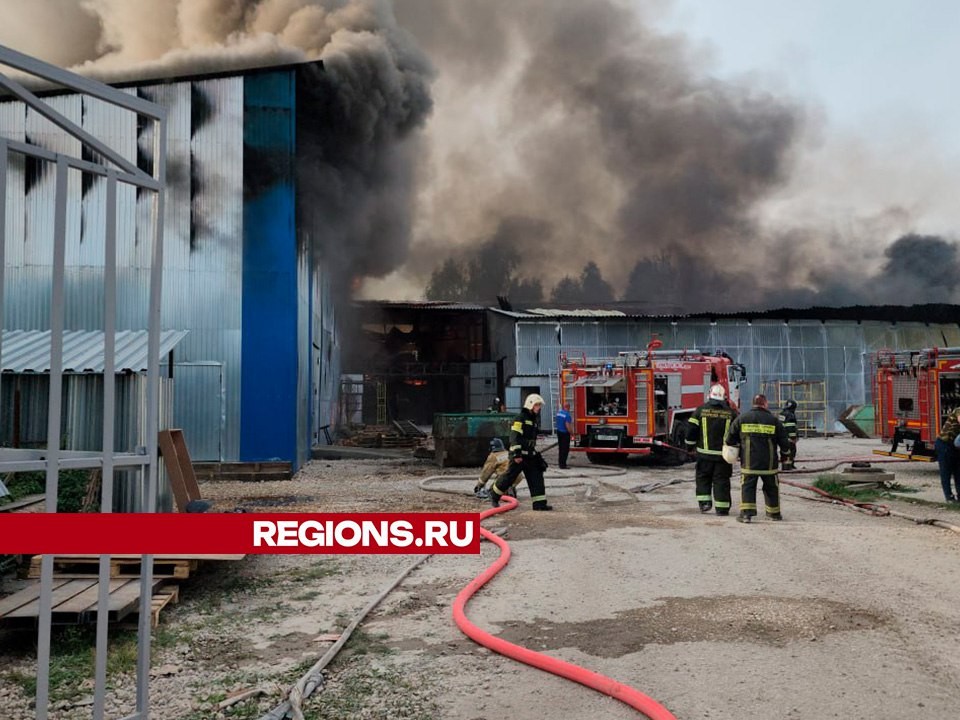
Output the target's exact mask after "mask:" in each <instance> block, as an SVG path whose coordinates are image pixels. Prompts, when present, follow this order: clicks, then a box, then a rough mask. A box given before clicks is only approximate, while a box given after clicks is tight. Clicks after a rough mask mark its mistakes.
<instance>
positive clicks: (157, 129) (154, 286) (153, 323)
mask: <svg viewBox="0 0 960 720" xmlns="http://www.w3.org/2000/svg"><path fill="white" fill-rule="evenodd" d="M153 154H154V172H155V173H156V179H157V180H158V182H159V184H160V187H161V189H160V190H158V191H157V192H156V193H155V194H154V196H153V222H154V232H153V257H152V260H151V264H150V306H149V326H148V327H149V334H148V340H147V351H148V353H149V357H148V358H147V422H146V433H147V438H146V444H147V452H148V453H149V455H150V465H149V471H148V472H149V477H148V480H147V498H146V507H145V508H144V510H145V512H148V513H153V512H156V511H157V491H158V470H159V468H158V465H157V463H158V457H157V435H158V433H159V427H158V424H159V384H160V323H161V321H162V316H161V306H160V291H161V289H162V281H163V220H164V218H163V213H164V192H163V189H162V188H163V187H164V184H165V183H166V174H167V127H166V123H165V122H163V121H162V120H158V121H156V122H155V123H154V138H153ZM152 580H153V556H152V555H144V556H143V561H142V563H141V575H140V623H139V627H138V629H137V633H138V635H137V637H138V640H139V646H138V650H139V654H138V657H137V711H138V712H140V713H142V716H143V718H144V720H147V718H149V712H150V631H151V627H150V618H151V612H150V607H151V603H150V601H151V595H152V593H153V587H152V586H153V582H152Z"/></svg>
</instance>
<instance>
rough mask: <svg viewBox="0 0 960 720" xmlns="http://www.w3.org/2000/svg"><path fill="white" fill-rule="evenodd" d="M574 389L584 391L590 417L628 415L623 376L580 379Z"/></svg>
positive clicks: (574, 384)
mask: <svg viewBox="0 0 960 720" xmlns="http://www.w3.org/2000/svg"><path fill="white" fill-rule="evenodd" d="M572 387H582V388H583V389H584V393H585V398H584V399H585V401H586V406H587V407H586V411H587V415H589V416H597V415H626V414H627V384H626V381H625V380H624V377H623V376H622V375H616V376H609V375H607V376H603V375H597V376H591V377H585V378H580V379H579V380H577V381H576V382H575V383H573V385H572Z"/></svg>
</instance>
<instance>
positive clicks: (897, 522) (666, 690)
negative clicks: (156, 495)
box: [0, 438, 960, 720]
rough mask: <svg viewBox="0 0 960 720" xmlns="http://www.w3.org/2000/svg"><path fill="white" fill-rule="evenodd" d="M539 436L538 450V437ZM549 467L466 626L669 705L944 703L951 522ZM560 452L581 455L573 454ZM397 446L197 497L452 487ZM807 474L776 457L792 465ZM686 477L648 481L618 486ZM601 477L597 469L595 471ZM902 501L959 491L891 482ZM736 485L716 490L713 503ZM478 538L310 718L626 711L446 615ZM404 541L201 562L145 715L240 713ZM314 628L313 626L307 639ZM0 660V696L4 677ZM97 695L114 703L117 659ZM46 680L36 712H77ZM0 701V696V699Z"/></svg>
mask: <svg viewBox="0 0 960 720" xmlns="http://www.w3.org/2000/svg"><path fill="white" fill-rule="evenodd" d="M874 447H877V445H876V443H875V442H873V441H861V440H852V439H849V438H834V439H828V440H806V441H803V442H802V443H801V454H800V460H799V462H798V464H799V465H800V466H801V467H804V466H806V467H825V466H827V465H830V464H832V463H831V462H829V461H823V462H815V461H814V458H816V457H820V458H839V457H857V456H864V455H866V454H869V452H870V450H871V449H872V448H874ZM548 458H549V456H548ZM573 466H574V467H573V469H571V470H569V471H567V472H565V473H562V472H561V471H553V470H551V471H550V473H549V475H548V482H547V486H548V493H549V495H550V500H551V502H552V503H553V505H554V506H555V507H556V511H555V512H552V513H534V512H531V511H530V509H529V500H528V499H526V498H525V497H524V493H523V492H521V498H520V500H521V506H520V509H518V510H516V511H513V512H511V513H507V514H505V515H502V516H499V517H497V518H494V519H492V520H491V521H489V526H490V527H491V528H498V527H499V528H504V529H505V530H506V532H507V538H508V540H509V541H510V543H511V547H512V549H513V553H514V555H513V559H512V561H511V563H510V565H509V566H508V568H507V569H506V571H505V572H504V573H501V575H500V576H498V577H497V578H496V579H494V581H493V582H492V583H491V584H490V585H488V586H487V587H486V588H484V589H483V590H482V591H481V593H480V594H479V595H478V596H477V598H476V599H475V600H474V601H472V602H471V603H470V605H469V606H468V608H467V612H468V615H469V616H470V617H471V619H472V620H474V622H476V623H477V624H479V625H480V626H481V627H484V628H485V629H488V630H489V631H490V632H493V633H494V634H497V635H500V636H502V637H505V638H507V639H509V640H511V641H513V642H518V643H521V644H524V645H527V646H528V647H531V648H533V649H536V650H542V651H544V652H547V653H549V654H551V655H555V656H557V657H560V658H563V659H566V660H569V661H572V662H575V663H578V664H581V665H583V666H585V667H588V668H590V669H593V670H596V671H599V672H603V673H605V674H607V675H609V676H611V677H613V678H615V679H617V680H620V681H622V682H624V683H627V684H629V685H632V686H634V687H636V688H637V689H639V690H641V691H643V692H645V693H647V694H648V695H650V696H652V697H654V698H656V699H657V700H658V701H660V702H661V703H663V704H664V705H666V706H667V707H668V708H669V709H670V710H671V711H672V712H673V713H674V714H675V715H676V717H677V718H681V719H683V720H692V719H694V718H711V719H712V720H749V719H756V720H771V719H774V718H788V719H790V720H794V719H796V718H809V719H814V718H816V719H818V720H819V719H821V718H842V719H843V720H857V719H860V718H862V719H864V720H866V719H868V718H869V719H870V720H883V719H887V718H889V719H890V720H893V719H894V718H896V719H897V720H900V719H901V718H913V719H915V720H946V719H947V718H954V717H957V714H958V709H957V708H958V707H960V652H957V641H958V636H960V582H958V580H960V572H958V567H960V565H958V553H960V534H957V533H954V532H951V531H949V530H945V529H938V528H935V527H932V526H929V525H918V524H915V523H912V522H909V521H907V520H903V519H897V518H891V517H871V516H869V515H865V514H861V513H858V512H855V511H853V510H850V509H845V508H843V507H838V506H834V505H829V504H823V503H819V502H813V501H811V500H810V499H809V498H810V497H812V496H811V494H810V493H807V492H805V491H802V490H797V489H792V488H786V487H785V488H784V497H783V501H782V507H783V514H784V518H785V519H784V521H783V522H780V523H774V522H769V521H766V520H764V519H762V516H761V519H760V520H759V521H758V522H755V523H754V524H752V525H742V524H739V523H737V522H735V520H734V517H733V516H732V515H731V516H730V517H727V518H722V517H717V516H715V515H713V514H706V515H702V514H701V513H700V512H699V511H698V510H697V507H696V503H695V502H694V500H693V485H692V482H689V480H690V479H692V475H693V467H692V465H686V466H683V467H677V468H657V467H643V466H635V467H631V468H630V469H628V470H627V471H626V472H625V473H623V474H618V475H608V476H606V477H602V478H598V477H596V475H597V471H596V469H595V468H589V469H588V464H587V463H586V462H585V461H582V460H574V461H573ZM891 467H892V468H893V469H894V472H895V473H896V481H897V482H900V483H903V484H904V485H907V486H910V487H912V488H913V489H915V490H917V491H918V492H916V493H914V494H912V495H904V496H903V497H905V498H920V499H922V500H926V501H936V500H937V499H938V498H940V497H941V493H940V490H939V481H938V479H937V471H936V467H935V466H930V465H925V466H921V465H918V464H916V463H913V464H910V465H906V464H897V465H893V466H891ZM580 470H585V474H590V475H593V477H590V478H583V477H578V475H579V474H580V473H579V471H580ZM436 472H437V471H436V468H435V467H433V466H431V465H429V464H426V463H419V462H410V461H408V462H396V461H350V462H326V461H325V462H315V463H312V464H311V465H310V466H308V467H307V468H305V469H304V470H303V471H302V472H301V473H300V474H298V476H297V477H296V478H295V479H294V480H293V481H291V482H288V483H269V484H261V485H251V484H249V483H236V484H227V483H217V484H211V485H207V486H205V487H204V492H205V494H207V495H209V496H211V497H214V499H215V500H216V502H217V505H218V509H227V508H229V507H232V506H235V505H242V506H244V507H247V508H248V509H254V510H255V509H261V508H262V509H271V510H276V509H282V510H298V509H303V510H307V509H310V510H331V511H341V510H423V509H431V510H435V509H450V510H470V509H478V510H479V509H482V508H483V507H485V506H484V505H483V503H482V502H481V501H477V500H474V499H473V498H472V497H470V496H468V495H467V494H466V493H467V491H468V490H469V488H470V487H472V484H473V483H472V481H470V480H456V479H451V480H449V481H442V482H441V483H440V485H441V486H442V487H445V488H447V489H451V490H453V489H456V490H462V491H463V493H464V494H463V495H450V494H437V493H425V492H424V491H422V490H421V489H419V488H418V482H419V480H420V479H422V478H423V477H424V476H427V475H430V474H433V473H436ZM814 477H815V474H813V475H807V476H800V477H795V478H794V479H797V480H802V481H808V480H812V479H813V478H814ZM672 479H678V480H686V481H687V482H682V483H678V484H674V485H668V486H664V487H661V488H659V489H656V490H653V491H651V492H648V493H634V492H627V491H625V490H624V489H627V488H634V487H636V486H638V485H642V484H648V483H655V482H661V481H667V480H672ZM601 480H602V482H601ZM891 504H892V505H893V506H895V507H896V508H897V509H899V510H901V511H903V512H906V513H908V514H912V515H915V516H917V517H921V518H932V517H937V518H941V519H943V520H946V521H950V522H953V523H956V524H960V513H957V512H956V511H954V510H953V509H948V508H945V507H943V506H939V505H936V504H933V503H932V502H928V503H925V504H912V503H910V502H909V501H908V500H894V501H891ZM736 505H737V503H736V501H735V503H734V510H736ZM494 555H495V548H493V547H492V546H490V545H489V544H485V545H484V547H483V551H482V554H481V556H480V557H475V556H468V557H462V556H438V557H434V558H432V559H430V560H429V561H427V562H426V563H425V564H424V565H422V566H421V567H420V568H419V569H418V570H416V571H415V572H414V573H413V574H412V575H411V576H410V577H409V578H408V579H407V580H406V581H404V583H403V584H402V585H401V586H400V587H399V588H398V589H397V590H396V591H394V592H393V593H392V594H391V595H389V596H388V597H387V599H386V600H385V602H384V603H383V604H382V605H381V606H380V607H379V608H378V609H377V610H376V611H375V612H374V613H373V614H372V615H371V616H370V617H369V618H368V620H367V621H366V622H365V623H364V624H363V625H362V626H361V631H360V632H359V633H358V634H357V635H355V638H354V640H353V641H351V643H350V644H349V645H348V647H347V649H346V650H345V651H344V653H342V654H341V656H340V657H339V658H338V660H337V661H336V663H335V664H334V665H333V666H332V667H331V668H330V672H329V680H328V683H327V687H326V689H325V690H324V691H323V692H322V693H319V694H318V695H316V696H315V697H314V698H313V699H311V701H310V702H309V703H308V706H307V717H308V718H312V719H313V720H317V719H319V718H390V719H391V720H392V719H394V718H421V719H423V718H463V719H465V720H494V719H496V718H504V717H509V718H511V720H539V719H540V718H553V717H558V718H610V719H611V720H615V719H619V718H637V717H639V715H638V713H636V712H635V711H633V710H631V709H630V708H627V707H625V706H623V705H620V704H619V703H617V702H616V701H614V700H611V699H609V698H605V697H602V696H600V695H597V694H596V693H594V692H592V691H590V690H587V689H585V688H582V687H580V686H577V685H574V684H571V683H569V682H568V681H565V680H561V679H558V678H555V677H552V676H549V675H546V674H544V673H542V672H540V671H538V670H534V669H532V668H528V667H526V666H523V665H519V664H517V663H515V662H514V661H512V660H508V659H506V658H503V657H500V656H498V655H495V654H492V653H490V652H489V651H487V650H485V649H482V648H479V647H478V646H476V645H474V644H473V643H472V642H471V641H469V640H467V639H466V638H465V637H464V636H462V635H461V634H460V632H459V631H458V630H457V628H456V626H455V625H454V623H453V622H452V619H451V612H450V603H451V602H452V600H453V597H454V596H455V595H456V593H457V592H458V591H459V589H460V588H462V587H463V585H465V584H466V583H467V582H468V581H469V580H470V579H471V578H472V577H473V576H474V575H476V574H477V573H478V572H480V571H481V570H482V569H483V568H484V567H485V566H486V565H487V564H489V562H491V561H492V559H493V557H494ZM409 562H410V558H408V557H389V556H383V557H378V556H370V557H361V556H341V557H336V558H319V559H318V558H301V557H269V556H260V557H257V558H253V559H251V560H250V561H249V562H247V563H245V564H244V565H243V566H242V567H239V568H235V567H232V566H229V567H219V568H218V567H213V568H211V569H209V570H208V571H207V572H205V573H204V574H202V575H201V576H199V577H198V578H196V579H195V580H191V583H190V584H188V585H186V586H184V587H183V588H182V593H183V597H184V600H183V602H182V603H181V605H180V606H179V607H178V608H176V609H175V610H173V611H172V612H170V613H169V614H168V615H165V616H164V621H163V624H162V625H161V631H160V640H161V642H160V643H158V645H159V648H158V654H157V657H156V658H155V666H163V667H165V670H166V672H165V673H158V674H157V677H156V678H155V680H154V682H153V685H152V688H153V696H154V698H155V701H156V703H157V704H156V705H155V707H156V708H157V709H156V710H155V711H154V715H153V716H154V717H157V718H161V719H163V720H166V719H170V720H174V719H177V720H199V718H209V717H243V718H255V717H259V716H260V715H259V714H258V713H262V712H263V711H264V710H266V709H268V708H269V707H271V706H272V705H273V704H275V703H276V702H277V700H278V698H279V693H280V689H279V688H280V686H282V685H286V684H289V683H291V682H293V681H294V680H295V679H296V678H297V677H298V676H299V672H301V671H302V669H303V668H304V667H307V666H309V665H310V664H311V662H312V660H313V659H315V658H316V657H317V656H318V655H319V654H321V653H322V652H323V650H324V649H325V647H326V646H325V645H324V639H323V638H322V637H321V636H322V635H324V634H327V633H331V632H336V631H337V630H339V629H340V628H342V627H343V626H344V625H345V624H346V622H347V621H348V620H349V617H350V616H351V615H352V614H353V613H355V612H356V611H357V610H358V609H359V608H360V607H362V606H363V605H364V604H365V603H366V602H367V600H368V599H369V598H370V597H372V596H373V595H375V594H376V593H377V591H378V590H379V589H380V588H382V587H384V586H385V585H386V584H387V583H388V582H389V581H390V580H391V579H392V578H393V577H394V576H395V575H396V574H397V572H398V571H399V570H400V569H402V568H403V567H404V566H406V565H407V564H409ZM318 637H319V640H318ZM21 645H22V647H21V646H18V647H20V649H17V650H14V649H7V650H4V651H0V652H2V653H3V654H2V655H0V668H2V667H4V666H6V667H8V668H11V669H12V670H14V671H17V672H20V671H23V670H24V669H29V667H30V662H31V657H30V651H29V647H28V643H27V642H23V643H21ZM10 677H11V675H10V673H7V674H6V675H5V674H4V673H2V672H0V706H3V705H4V704H5V703H6V704H7V705H8V708H21V707H25V700H24V697H25V696H23V697H22V696H21V694H20V693H19V690H18V688H16V687H14V686H13V684H12V682H11V681H10V680H9V678H10ZM267 682H271V683H277V686H276V687H271V689H272V695H270V696H265V697H263V698H261V699H260V701H259V705H256V701H251V702H247V703H245V704H242V705H240V706H237V707H236V708H234V709H233V710H232V711H230V713H229V714H227V713H219V714H218V713H217V712H216V710H215V709H214V708H215V704H216V702H217V701H218V700H219V699H222V697H223V696H224V695H225V694H227V693H229V692H230V691H234V690H240V689H244V688H249V687H252V686H256V685H263V684H265V683H267ZM115 685H116V688H117V689H116V691H115V693H114V696H113V697H112V702H113V703H114V706H115V707H116V708H118V709H123V708H125V707H127V704H128V702H129V697H130V696H131V690H132V689H131V687H130V683H129V680H127V679H125V677H120V678H118V680H117V681H116V682H115ZM69 704H70V703H69V702H65V704H64V706H63V707H62V709H61V711H60V714H59V715H56V716H55V717H63V718H74V717H88V716H89V708H87V709H86V712H85V713H84V712H83V711H82V708H79V709H70V707H69ZM13 716H16V715H13Z"/></svg>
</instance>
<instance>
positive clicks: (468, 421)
mask: <svg viewBox="0 0 960 720" xmlns="http://www.w3.org/2000/svg"><path fill="white" fill-rule="evenodd" d="M514 417H515V415H514V414H512V413H436V414H435V415H434V416H433V442H434V445H435V446H436V456H435V457H436V461H437V464H438V465H439V466H440V467H449V466H455V467H479V466H481V465H483V461H484V460H486V459H487V455H488V454H489V453H490V441H491V440H492V439H493V438H500V439H501V440H502V441H503V444H504V446H506V444H507V439H508V437H509V435H510V425H511V423H512V422H513V418H514Z"/></svg>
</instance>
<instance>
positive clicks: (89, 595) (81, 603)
mask: <svg viewBox="0 0 960 720" xmlns="http://www.w3.org/2000/svg"><path fill="white" fill-rule="evenodd" d="M125 583H126V581H125V580H110V581H109V583H108V584H109V587H110V592H114V591H115V590H119V589H120V588H121V587H123V585H124V584H125ZM99 593H100V583H99V582H97V581H95V582H94V583H93V584H92V585H90V587H88V588H87V589H86V590H84V591H83V592H81V593H78V594H76V595H74V596H73V597H72V598H70V599H69V600H67V601H65V602H62V603H60V604H59V605H57V606H56V607H55V608H54V609H53V611H54V612H55V613H61V614H72V615H80V614H81V613H83V612H84V611H85V610H89V609H90V607H91V606H96V604H97V597H98V595H99Z"/></svg>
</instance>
